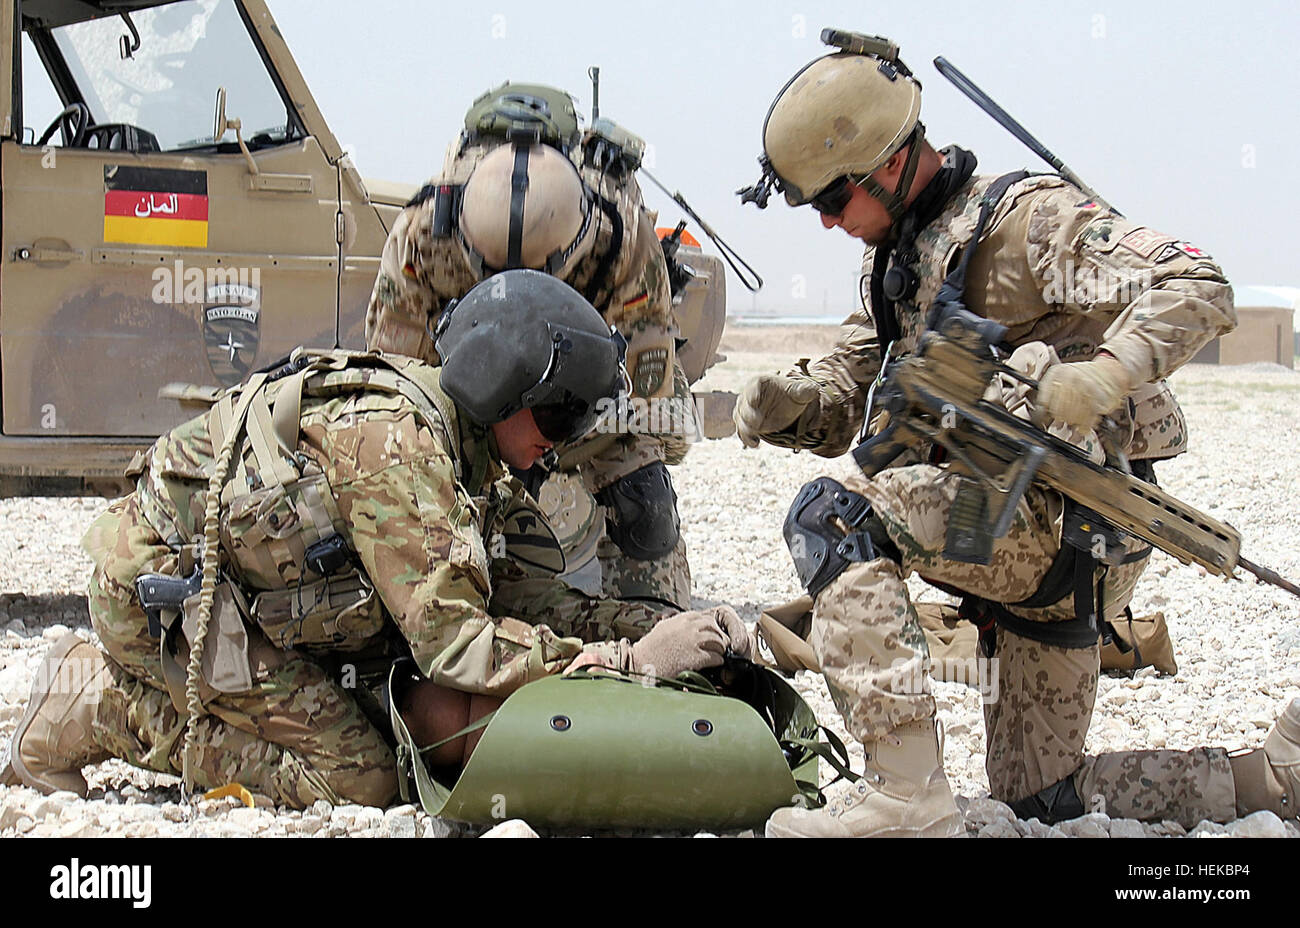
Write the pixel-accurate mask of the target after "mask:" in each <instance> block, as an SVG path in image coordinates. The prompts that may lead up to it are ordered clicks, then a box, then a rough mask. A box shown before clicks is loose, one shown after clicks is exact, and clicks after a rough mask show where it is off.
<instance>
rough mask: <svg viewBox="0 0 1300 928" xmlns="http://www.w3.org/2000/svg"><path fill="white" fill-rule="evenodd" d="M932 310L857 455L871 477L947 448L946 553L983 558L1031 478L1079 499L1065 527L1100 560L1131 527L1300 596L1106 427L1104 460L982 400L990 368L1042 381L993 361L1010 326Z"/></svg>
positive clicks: (896, 369) (1172, 548)
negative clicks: (952, 493)
mask: <svg viewBox="0 0 1300 928" xmlns="http://www.w3.org/2000/svg"><path fill="white" fill-rule="evenodd" d="M935 315H936V316H937V317H938V318H937V319H935V320H934V324H933V325H932V327H931V329H930V330H929V331H927V332H926V333H925V334H924V335H922V337H921V340H920V345H919V347H918V350H917V351H916V353H915V354H913V355H911V356H908V357H906V358H903V359H901V360H898V361H895V362H893V364H892V365H890V366H889V368H888V370H887V371H885V372H882V373H883V380H882V381H881V382H880V385H879V389H878V390H877V392H876V399H877V400H878V404H877V405H878V406H879V407H880V408H882V409H883V411H884V412H885V413H886V414H887V415H888V423H887V424H886V426H885V427H884V429H882V430H881V431H880V432H879V433H878V434H876V435H874V436H872V437H871V438H868V439H867V440H866V441H864V442H862V443H861V444H860V445H858V446H857V447H856V448H855V449H854V450H853V458H854V460H856V461H857V463H858V465H859V466H860V467H861V468H862V470H863V471H864V472H865V473H866V474H867V475H868V476H872V475H874V474H875V473H877V472H879V471H880V470H881V469H882V468H884V467H885V466H886V465H888V464H889V463H890V462H891V461H892V460H894V459H895V458H896V457H897V456H898V455H899V454H900V453H901V452H902V451H903V450H904V449H905V448H907V447H909V446H914V445H915V444H916V443H917V442H918V441H928V442H932V443H934V444H936V445H939V446H941V447H943V448H944V449H946V451H947V452H948V456H949V459H950V460H952V461H953V462H954V466H956V467H958V468H959V470H960V471H961V472H963V473H964V474H965V475H966V476H967V477H968V479H967V480H966V481H965V482H964V484H963V486H962V488H961V490H960V491H959V492H958V494H957V499H956V501H955V503H954V505H953V509H952V514H951V516H950V523H949V529H948V538H947V545H948V547H947V550H945V552H944V555H945V556H946V557H950V558H952V559H955V560H962V561H967V562H970V563H978V564H987V563H989V560H990V555H991V551H992V545H993V539H995V538H1000V537H1001V536H1003V535H1005V534H1006V532H1007V530H1008V529H1009V528H1010V527H1011V521H1012V519H1013V517H1014V516H1015V511H1016V507H1017V506H1018V505H1019V503H1020V500H1021V499H1022V498H1023V497H1024V495H1025V491H1026V490H1027V489H1028V488H1029V485H1030V483H1031V482H1035V481H1036V482H1038V483H1040V484H1044V485H1046V486H1048V487H1051V488H1052V489H1054V490H1056V491H1058V492H1059V493H1061V495H1063V496H1065V497H1067V498H1068V499H1070V500H1073V501H1074V502H1075V503H1076V504H1077V506H1076V507H1075V510H1074V512H1075V516H1074V520H1073V525H1071V524H1070V520H1069V519H1067V526H1066V531H1067V532H1069V531H1071V530H1073V531H1074V532H1075V533H1076V534H1079V535H1082V536H1083V538H1084V539H1085V540H1084V541H1083V544H1082V545H1080V546H1082V547H1090V548H1092V550H1093V552H1094V557H1097V558H1098V559H1099V560H1102V561H1104V562H1107V563H1118V561H1119V559H1120V558H1122V557H1123V555H1124V550H1123V546H1122V544H1121V542H1122V540H1123V539H1122V534H1127V535H1131V536H1134V537H1136V538H1140V539H1142V540H1144V541H1146V542H1147V543H1149V544H1151V545H1154V546H1155V547H1157V548H1159V549H1160V550H1161V551H1164V552H1165V553H1167V554H1171V555H1173V556H1174V557H1176V558H1178V560H1180V561H1182V562H1183V563H1184V564H1199V565H1201V566H1202V567H1204V568H1205V569H1206V570H1207V571H1209V572H1210V573H1212V574H1215V575H1218V576H1223V577H1232V576H1234V573H1233V572H1234V571H1235V570H1236V568H1238V567H1241V568H1243V569H1244V570H1247V571H1249V572H1250V573H1252V574H1254V575H1255V576H1256V577H1258V578H1259V579H1261V580H1263V581H1265V582H1267V583H1271V584H1273V585H1274V586H1278V587H1281V588H1282V589H1284V590H1286V591H1287V592H1289V593H1294V594H1295V595H1297V596H1300V586H1297V585H1296V584H1294V583H1292V582H1290V581H1288V580H1286V579H1285V578H1283V577H1282V576H1280V575H1279V574H1277V573H1276V572H1275V571H1272V570H1269V569H1268V568H1266V567H1261V566H1260V565H1258V564H1254V563H1252V562H1251V561H1248V560H1247V559H1246V558H1244V557H1242V556H1241V553H1240V549H1241V536H1240V535H1239V534H1238V533H1237V530H1236V529H1234V528H1233V527H1232V526H1231V525H1228V524H1227V523H1225V522H1220V521H1219V520H1217V519H1215V518H1213V517H1211V516H1208V515H1206V514H1205V513H1203V512H1200V511H1199V510H1197V509H1195V508H1193V507H1191V506H1188V505H1187V504H1186V503H1183V502H1180V501H1179V500H1177V499H1175V498H1174V497H1172V496H1170V495H1169V494H1168V493H1165V492H1164V491H1163V490H1161V489H1160V488H1159V487H1157V486H1155V485H1154V484H1152V483H1148V482H1146V481H1144V480H1140V479H1138V478H1137V477H1135V476H1133V474H1132V473H1130V472H1128V471H1129V468H1128V463H1127V461H1126V460H1125V459H1124V457H1123V455H1122V454H1120V453H1119V452H1118V451H1117V450H1116V449H1115V448H1114V446H1113V442H1108V441H1107V440H1106V439H1105V437H1104V436H1103V445H1104V446H1106V445H1109V447H1107V452H1108V453H1107V463H1106V464H1104V465H1099V464H1095V463H1093V462H1092V461H1091V460H1089V459H1088V457H1087V455H1085V454H1084V453H1083V451H1081V450H1080V449H1079V448H1077V447H1075V446H1074V445H1072V444H1070V443H1068V442H1065V441H1062V440H1060V439H1058V438H1056V437H1055V436H1053V435H1049V434H1048V433H1047V432H1045V431H1044V430H1042V429H1040V428H1038V427H1037V426H1035V425H1033V424H1032V423H1030V422H1026V421H1024V420H1022V419H1019V418H1017V417H1015V416H1013V415H1012V414H1011V413H1009V412H1007V411H1006V410H1005V409H1003V408H1002V407H1000V406H997V405H995V404H993V403H990V402H988V401H987V400H985V399H984V393H985V391H986V389H987V388H988V386H989V384H990V383H991V381H992V379H993V377H994V375H995V374H999V373H1001V374H1005V375H1007V376H1010V377H1012V378H1014V379H1016V380H1018V381H1021V382H1022V383H1026V384H1029V385H1030V386H1036V385H1037V384H1036V382H1035V381H1034V380H1032V379H1031V378H1028V377H1026V376H1024V375H1023V374H1021V373H1019V372H1018V371H1014V370H1012V369H1011V368H1010V367H1008V366H1006V365H1005V364H1003V363H1001V361H1000V360H999V358H998V354H997V353H996V348H995V346H997V345H998V344H1000V343H1001V342H1002V340H1003V338H1004V337H1005V334H1006V329H1005V327H1003V326H1001V325H999V324H997V323H995V322H992V321H990V320H987V319H983V318H981V317H979V316H976V315H975V314H974V313H971V312H970V311H968V310H966V309H964V308H961V307H960V304H957V305H951V304H949V305H948V306H945V307H943V309H942V311H941V312H937V313H936V314H935ZM870 406H871V404H870V403H868V407H869V408H868V410H867V414H868V416H870V415H871V413H872V409H871V408H870ZM1099 431H1102V430H1099ZM990 462H992V463H990ZM990 471H994V473H990ZM1086 539H1093V541H1092V542H1091V543H1089V542H1088V541H1087V540H1086ZM1074 543H1076V544H1079V540H1078V539H1076V540H1075V542H1074Z"/></svg>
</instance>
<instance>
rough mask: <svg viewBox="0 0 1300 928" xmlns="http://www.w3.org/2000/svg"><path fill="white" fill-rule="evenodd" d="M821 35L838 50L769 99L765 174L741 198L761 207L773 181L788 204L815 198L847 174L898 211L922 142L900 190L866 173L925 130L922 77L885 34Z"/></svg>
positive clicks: (913, 153)
mask: <svg viewBox="0 0 1300 928" xmlns="http://www.w3.org/2000/svg"><path fill="white" fill-rule="evenodd" d="M822 41H823V42H825V43H826V44H828V45H831V46H833V47H835V48H838V49H840V51H837V52H835V53H834V54H831V55H825V56H823V57H821V58H818V59H816V60H815V61H812V62H810V63H809V64H807V65H805V66H804V67H803V68H801V69H800V70H799V71H798V72H797V73H796V74H795V75H794V77H792V78H790V80H789V81H788V82H787V83H786V85H785V86H784V87H782V88H781V92H780V93H778V94H777V96H776V99H775V100H773V101H772V106H771V108H770V109H769V110H768V112H767V118H766V119H765V120H764V122H763V155H762V157H760V158H759V164H760V165H762V167H763V176H762V177H761V178H760V179H759V182H758V183H757V184H755V185H754V186H752V187H747V188H745V189H744V190H741V191H739V193H740V196H741V201H742V202H745V203H754V204H755V205H756V206H758V207H759V208H760V209H763V208H765V207H766V206H767V199H768V196H769V194H770V191H771V188H772V187H773V186H775V187H776V188H777V189H778V190H779V191H781V192H782V193H784V194H785V198H786V201H787V202H788V203H789V204H790V205H791V206H802V205H804V204H806V203H812V204H813V205H814V206H818V202H817V201H818V198H819V197H820V196H821V195H822V194H823V193H824V192H826V191H827V190H828V188H831V187H832V186H833V185H835V184H836V182H838V181H840V180H841V179H845V180H848V181H849V182H852V183H855V184H859V185H860V186H862V187H863V188H865V189H866V190H867V192H868V193H870V194H871V195H872V196H873V197H875V198H876V199H878V200H880V201H881V203H883V204H884V205H885V207H886V208H887V209H888V210H889V213H890V215H891V216H893V217H894V218H895V219H897V218H898V216H900V215H901V214H902V212H903V208H904V204H905V201H906V198H907V194H908V191H909V189H910V187H911V182H912V177H913V175H914V173H915V170H916V161H917V157H918V154H919V150H920V146H919V145H916V144H913V145H912V150H911V152H910V154H909V157H908V162H907V165H906V167H905V168H904V173H903V176H902V179H901V181H900V183H899V186H898V190H897V191H895V192H892V193H891V192H889V191H886V190H885V189H884V188H882V187H881V186H880V185H879V184H877V183H876V182H875V181H874V180H872V179H871V177H870V176H869V175H870V174H871V172H873V171H875V170H876V169H877V168H879V167H880V166H881V165H882V164H884V163H885V162H886V161H887V160H888V159H889V158H890V156H891V155H893V154H894V153H895V152H897V151H900V150H901V149H902V148H903V146H905V145H907V144H908V143H909V142H918V141H920V139H921V138H922V137H923V135H924V132H925V129H924V127H923V126H922V125H921V123H920V121H919V118H920V115H921V83H920V81H918V80H916V78H914V77H913V76H912V72H911V71H910V70H908V68H907V66H906V65H905V64H903V62H902V60H901V59H900V58H899V57H898V46H897V45H895V44H894V43H893V42H891V41H889V40H888V39H885V38H881V37H880V36H865V35H862V34H860V33H856V32H841V31H839V30H835V29H824V30H822ZM819 208H821V207H820V206H819ZM842 209H843V207H842V205H841V208H840V210H827V211H828V212H832V213H838V212H840V211H842Z"/></svg>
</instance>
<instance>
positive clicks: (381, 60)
mask: <svg viewBox="0 0 1300 928" xmlns="http://www.w3.org/2000/svg"><path fill="white" fill-rule="evenodd" d="M269 3H270V7H271V10H272V12H273V14H274V15H275V17H276V20H277V21H278V23H279V24H280V26H281V29H282V31H283V33H284V35H285V37H286V39H287V40H288V42H289V45H290V48H291V49H292V50H293V52H294V54H295V56H296V57H297V59H298V62H299V65H300V67H301V68H302V70H303V72H304V74H305V76H306V78H307V81H308V84H309V85H310V86H311V88H312V90H313V92H314V93H315V96H316V100H317V102H318V103H319V105H320V107H321V109H322V110H323V111H324V113H325V117H326V119H327V120H328V121H329V123H330V125H331V126H332V128H333V129H334V132H335V134H336V135H337V136H338V138H339V140H340V141H341V142H343V143H344V144H347V145H349V146H351V147H352V149H353V151H354V152H355V156H356V160H357V163H358V165H359V167H360V168H361V171H362V173H363V174H364V175H366V176H369V177H382V178H385V179H389V180H398V181H406V182H410V183H419V182H421V181H423V180H424V179H425V178H426V177H427V176H429V175H430V174H431V173H433V172H434V171H435V170H436V169H437V167H438V166H439V165H440V164H441V161H442V155H443V150H444V148H445V146H446V144H447V142H448V140H449V139H451V138H452V137H454V136H455V134H456V133H457V132H458V131H459V129H460V126H461V124H462V119H463V116H464V112H465V110H466V108H467V107H468V105H469V103H470V102H471V100H472V99H473V98H474V97H475V96H477V95H478V94H479V93H481V92H482V91H484V90H486V89H488V88H489V87H491V86H493V85H496V84H498V83H500V82H502V81H504V80H506V79H511V80H524V81H535V82H541V83H548V84H553V85H556V86H559V87H562V88H564V89H566V90H568V91H570V92H571V93H573V94H574V95H575V96H576V97H577V99H578V101H579V106H580V109H581V110H582V111H583V112H584V113H588V112H589V110H590V105H591V91H590V84H589V81H588V79H587V68H588V66H589V65H599V66H600V69H601V112H602V115H607V116H609V117H611V118H613V119H615V120H617V121H618V122H620V123H622V124H623V125H625V126H626V127H628V128H629V129H631V130H632V131H634V132H636V133H638V134H640V135H642V136H643V137H645V138H646V139H647V141H648V142H649V143H650V144H651V145H652V146H653V149H652V158H653V167H652V168H651V170H653V171H654V173H655V175H656V176H657V177H658V178H659V179H660V180H662V181H663V182H664V183H666V184H668V186H669V187H670V189H679V190H681V191H682V193H683V194H684V195H685V196H686V198H687V200H688V201H690V203H691V204H692V206H694V207H695V209H696V210H697V211H698V212H699V213H700V214H702V215H703V216H704V217H705V219H706V220H708V221H709V222H710V223H711V224H712V225H713V226H714V227H715V228H716V229H717V230H718V232H719V233H721V234H722V235H723V236H724V238H726V239H727V240H728V241H729V242H730V243H731V244H732V245H733V246H734V247H736V248H737V250H739V251H740V252H741V254H742V255H744V256H745V257H746V258H747V259H748V260H749V261H750V262H751V263H752V264H753V265H754V266H755V267H756V268H758V270H759V272H760V273H761V274H762V275H763V276H764V277H765V278H766V280H767V286H766V287H765V288H764V289H763V291H762V292H761V293H760V294H759V296H758V298H757V299H758V306H759V307H761V308H766V309H771V310H777V309H780V310H783V311H791V312H821V311H822V307H823V305H826V307H827V308H828V309H829V310H830V311H832V312H838V311H841V310H844V309H847V308H848V307H849V306H850V304H851V303H852V302H853V300H854V299H855V296H856V276H857V266H858V263H859V260H860V258H861V246H860V245H859V244H858V243H857V242H855V241H853V240H851V239H849V238H847V237H846V236H845V235H844V234H843V233H842V232H840V231H839V230H833V231H830V232H828V231H825V230H823V229H822V228H821V225H820V223H819V221H818V218H817V215H816V214H815V213H814V212H813V211H812V210H811V209H810V208H803V209H797V210H796V209H790V208H789V207H787V206H786V205H785V204H784V202H781V201H779V199H778V198H776V197H774V198H773V199H772V202H771V205H769V207H768V209H767V210H765V211H761V212H760V211H758V210H756V209H754V208H753V207H752V206H747V207H744V208H743V209H742V207H741V206H740V204H739V201H738V199H737V198H736V197H735V196H734V195H733V193H732V192H733V191H734V190H735V189H736V188H738V187H740V186H743V185H746V184H749V183H751V182H753V181H754V180H755V179H756V177H757V176H758V169H757V163H756V161H755V158H756V157H757V155H758V154H759V150H760V137H759V133H760V128H761V126H762V122H763V117H764V115H765V114H766V112H767V108H768V106H769V105H770V103H771V101H772V98H773V97H774V96H775V94H776V92H777V91H778V90H779V89H780V87H781V86H782V85H783V84H784V83H785V81H786V80H787V79H788V78H789V77H790V76H791V75H792V74H793V73H794V72H795V71H796V70H797V69H798V68H800V67H801V66H802V65H803V64H805V63H806V62H807V61H809V60H811V59H812V58H814V57H816V56H818V55H820V54H822V53H823V51H824V47H823V46H822V45H821V43H820V42H819V40H818V34H819V32H820V30H821V28H822V26H825V25H834V26H838V27H841V28H846V29H854V30H858V31H863V32H869V33H879V34H883V35H887V36H889V37H891V38H893V39H894V40H895V41H897V42H899V43H900V45H901V47H902V55H903V59H904V60H905V61H906V62H907V63H908V64H909V65H910V66H911V68H912V69H913V70H914V71H915V72H916V73H917V75H918V77H919V78H920V79H921V81H922V83H923V85H924V94H923V102H922V112H921V118H922V120H923V121H924V122H925V124H926V127H927V131H928V136H929V138H930V139H931V141H932V142H934V143H935V144H937V145H942V144H947V143H949V142H958V143H960V144H962V145H964V146H965V147H968V148H970V149H972V150H973V151H974V152H975V153H976V154H977V155H978V156H979V160H980V168H979V170H980V171H981V172H986V173H999V174H1000V173H1004V172H1006V171H1010V170H1015V169H1017V168H1020V167H1029V168H1030V169H1032V170H1039V169H1044V170H1045V169H1046V168H1045V166H1044V165H1043V164H1042V163H1041V162H1040V161H1038V159H1037V158H1036V157H1035V156H1034V155H1033V154H1032V153H1030V152H1029V151H1028V150H1027V149H1025V148H1024V147H1023V146H1021V145H1020V143H1019V142H1017V141H1016V140H1015V139H1013V138H1012V137H1011V136H1009V135H1008V134H1007V133H1006V132H1005V131H1004V130H1002V129H1001V128H1000V127H998V126H997V124H996V123H994V122H993V121H992V120H990V119H989V118H988V117H987V116H985V115H984V114H983V113H982V112H980V111H979V110H978V109H977V108H976V107H975V106H974V105H973V104H972V103H970V102H969V101H967V100H966V98H965V97H963V96H962V95H961V94H960V93H959V92H958V91H957V90H956V88H954V87H952V86H951V85H950V84H948V83H947V81H945V80H944V79H943V78H942V77H941V76H940V75H939V74H938V72H936V71H935V70H934V67H933V65H932V64H931V63H930V62H931V61H932V59H933V58H934V57H935V56H936V55H943V56H945V57H947V58H948V59H949V60H950V61H952V62H953V63H954V64H956V65H957V66H958V67H960V68H961V69H962V70H963V71H965V72H966V74H967V75H969V76H970V77H971V78H972V79H973V80H975V81H976V82H977V83H978V84H980V85H981V86H982V87H983V88H984V89H985V90H986V91H988V92H989V94H991V95H992V96H993V98H994V99H995V100H997V101H998V102H999V103H1000V104H1001V105H1002V106H1003V107H1004V108H1005V109H1007V110H1008V111H1010V112H1011V113H1012V114H1013V115H1015V116H1016V117H1017V118H1019V119H1020V120H1021V122H1023V123H1024V124H1025V125H1026V126H1027V127H1028V128H1029V129H1030V131H1032V132H1034V133H1035V134H1036V135H1037V136H1038V137H1039V139H1040V140H1042V141H1043V142H1044V143H1045V144H1046V145H1047V147H1048V148H1050V149H1052V150H1053V151H1055V152H1056V153H1057V154H1058V155H1059V156H1060V157H1062V158H1063V159H1064V160H1065V161H1066V163H1067V164H1069V165H1070V166H1071V167H1073V168H1074V169H1075V170H1076V171H1077V172H1078V173H1079V174H1080V175H1082V176H1083V177H1084V178H1085V179H1086V180H1087V181H1088V182H1089V183H1091V184H1092V185H1093V186H1094V187H1095V188H1097V190H1098V191H1099V192H1101V193H1102V195H1103V196H1105V197H1106V198H1108V199H1109V200H1110V201H1111V202H1112V203H1114V204H1115V205H1116V206H1117V207H1118V208H1119V209H1121V210H1122V211H1124V212H1125V213H1126V214H1127V215H1129V216H1130V217H1133V218H1134V219H1136V220H1138V221H1140V222H1142V223H1145V224H1149V225H1151V226H1153V227H1155V228H1157V229H1159V230H1161V231H1164V232H1167V233H1169V234H1172V235H1177V236H1179V237H1180V238H1184V239H1187V240H1189V241H1191V242H1193V243H1194V244H1196V245H1197V246H1200V247H1202V248H1204V249H1206V250H1207V251H1209V252H1210V253H1211V254H1213V255H1214V256H1215V258H1216V259H1217V260H1218V261H1219V262H1220V263H1221V264H1222V265H1223V267H1224V268H1225V270H1226V271H1227V273H1228V276H1229V278H1230V279H1232V280H1233V281H1234V282H1235V283H1237V284H1241V285H1245V284H1285V285H1300V266H1298V265H1300V259H1298V258H1297V255H1298V254H1300V232H1298V231H1297V229H1300V214H1298V210H1297V207H1298V206H1300V197H1298V196H1297V193H1296V191H1297V184H1296V178H1295V177H1294V176H1292V173H1291V171H1293V170H1294V168H1292V169H1291V170H1288V169H1287V167H1286V165H1287V164H1292V165H1295V163H1296V157H1297V153H1300V119H1297V115H1298V113H1300V76H1298V72H1297V68H1296V52H1295V49H1296V46H1297V44H1298V40H1300V12H1298V9H1300V8H1298V7H1297V5H1296V4H1294V3H1293V2H1275V3H1269V2H1255V0H1249V2H1241V3H1236V4H1224V3H1221V2H1208V0H1183V2H1179V3H1131V2H1129V3H1117V2H1100V0H1090V2H1067V0H1054V2H1021V3H1016V2H1010V0H984V2H979V3H973V2H962V3H958V2H929V3H894V4H876V3H863V2H855V3H813V2H794V3H786V2H767V0H750V2H707V0H705V2H695V3H687V2H676V0H666V2H660V3H653V4H650V3H647V4H635V5H633V4H626V3H617V2H607V3H597V2H592V0H583V2H563V3H562V2H558V0H532V2H520V0H487V2H486V3H444V2H437V3H425V2H414V0H372V2H366V3H342V2H330V0H269ZM643 186H644V187H646V188H647V189H646V197H647V200H648V201H649V203H650V205H651V207H652V208H660V209H661V210H662V213H661V222H660V224H661V225H670V224H672V223H673V222H675V221H676V220H677V218H678V211H677V208H676V207H675V206H674V204H673V203H672V202H671V201H670V200H669V199H668V198H667V197H664V196H663V195H662V194H660V193H659V191H658V190H656V189H654V188H653V187H652V186H651V185H649V184H648V183H645V182H643ZM800 276H802V279H803V280H804V281H805V292H806V296H804V297H803V298H802V299H800V298H798V297H797V296H796V295H794V294H795V293H797V289H798V288H797V282H798V280H799V278H800ZM728 286H729V295H730V298H731V299H730V302H731V306H732V308H733V310H744V309H748V308H749V307H750V305H751V304H750V298H749V296H748V294H747V293H746V292H745V291H744V290H743V289H742V288H741V287H740V285H739V284H738V283H737V282H736V281H735V279H734V278H732V279H731V280H729V282H728Z"/></svg>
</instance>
